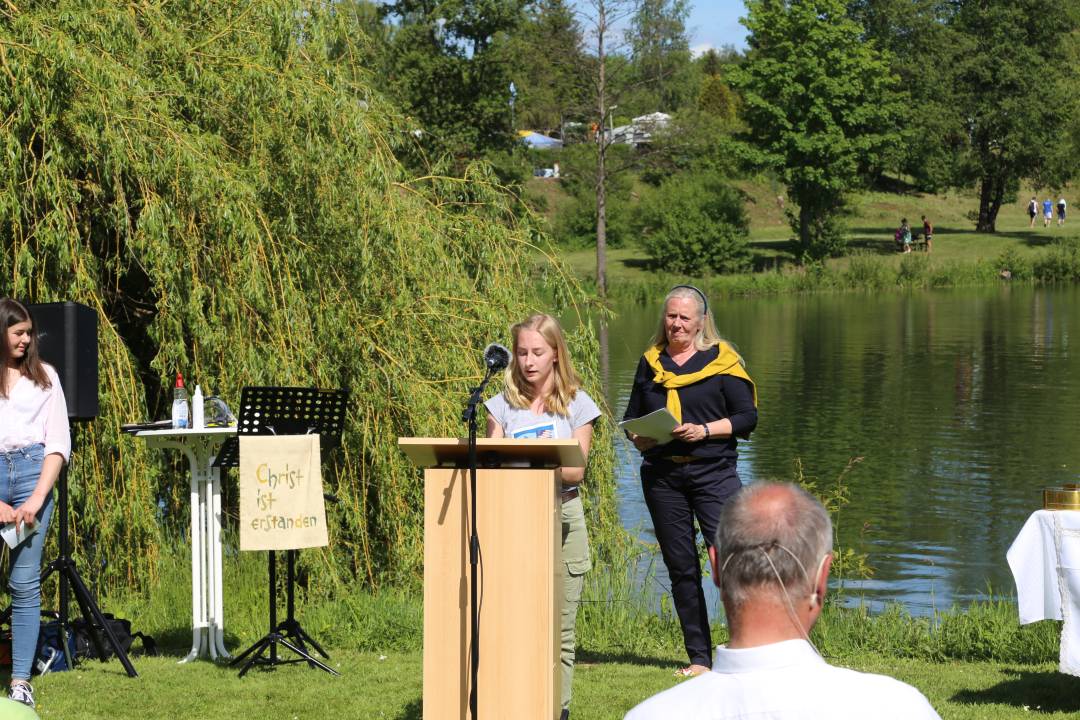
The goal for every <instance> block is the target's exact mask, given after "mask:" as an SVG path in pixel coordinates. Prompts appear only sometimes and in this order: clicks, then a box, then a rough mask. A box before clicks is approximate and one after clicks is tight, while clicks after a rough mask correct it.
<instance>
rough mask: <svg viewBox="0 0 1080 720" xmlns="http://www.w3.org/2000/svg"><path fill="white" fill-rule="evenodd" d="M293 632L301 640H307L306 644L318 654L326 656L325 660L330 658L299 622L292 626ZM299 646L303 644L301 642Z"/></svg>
mask: <svg viewBox="0 0 1080 720" xmlns="http://www.w3.org/2000/svg"><path fill="white" fill-rule="evenodd" d="M293 632H294V633H295V634H296V636H297V637H299V638H300V639H301V640H302V641H303V642H307V644H308V645H310V646H311V647H313V648H315V651H316V652H318V653H319V654H320V655H322V656H323V657H324V658H326V659H327V660H329V659H330V656H329V655H327V654H326V651H325V650H323V649H322V646H321V645H319V643H317V642H315V638H313V637H311V636H310V635H308V634H307V631H306V630H304V628H302V627H301V626H300V623H297V624H296V627H294V628H293ZM300 646H301V647H303V644H302V643H301V645H300Z"/></svg>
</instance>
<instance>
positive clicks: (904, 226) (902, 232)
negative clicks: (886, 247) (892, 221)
mask: <svg viewBox="0 0 1080 720" xmlns="http://www.w3.org/2000/svg"><path fill="white" fill-rule="evenodd" d="M893 237H894V238H895V239H896V244H897V245H899V246H900V252H904V253H909V252H911V226H910V225H908V221H907V218H903V219H902V220H900V227H898V228H897V229H896V235H894V236H893Z"/></svg>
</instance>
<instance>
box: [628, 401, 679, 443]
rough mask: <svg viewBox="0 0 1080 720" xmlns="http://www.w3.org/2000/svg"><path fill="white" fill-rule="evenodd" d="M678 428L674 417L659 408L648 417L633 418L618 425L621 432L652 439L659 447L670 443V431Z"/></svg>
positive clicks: (666, 410)
mask: <svg viewBox="0 0 1080 720" xmlns="http://www.w3.org/2000/svg"><path fill="white" fill-rule="evenodd" d="M678 426H679V422H678V421H677V420H676V419H675V416H674V415H672V414H671V413H670V412H668V409H667V408H660V409H659V410H654V411H653V412H651V413H649V414H648V415H642V416H641V417H639V418H633V419H631V420H623V421H622V422H621V423H619V427H620V428H622V429H623V430H629V431H630V432H632V433H634V434H635V435H642V436H644V437H647V438H652V439H653V440H655V441H656V442H657V443H659V444H661V445H664V444H665V443H669V442H671V440H672V439H673V438H672V437H671V431H672V430H674V429H675V428H677V427H678Z"/></svg>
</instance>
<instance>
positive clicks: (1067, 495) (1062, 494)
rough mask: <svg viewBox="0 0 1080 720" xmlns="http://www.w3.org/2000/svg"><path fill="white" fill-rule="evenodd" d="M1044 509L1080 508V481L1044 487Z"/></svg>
mask: <svg viewBox="0 0 1080 720" xmlns="http://www.w3.org/2000/svg"><path fill="white" fill-rule="evenodd" d="M1043 509H1044V510H1080V483H1065V484H1064V485H1062V486H1061V487H1048V488H1043Z"/></svg>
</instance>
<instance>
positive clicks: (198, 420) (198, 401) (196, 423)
mask: <svg viewBox="0 0 1080 720" xmlns="http://www.w3.org/2000/svg"><path fill="white" fill-rule="evenodd" d="M191 427H192V428H194V429H196V430H202V429H203V428H204V427H206V423H205V422H204V421H203V394H202V388H201V387H200V386H199V385H196V386H195V394H194V395H192V396H191Z"/></svg>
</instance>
